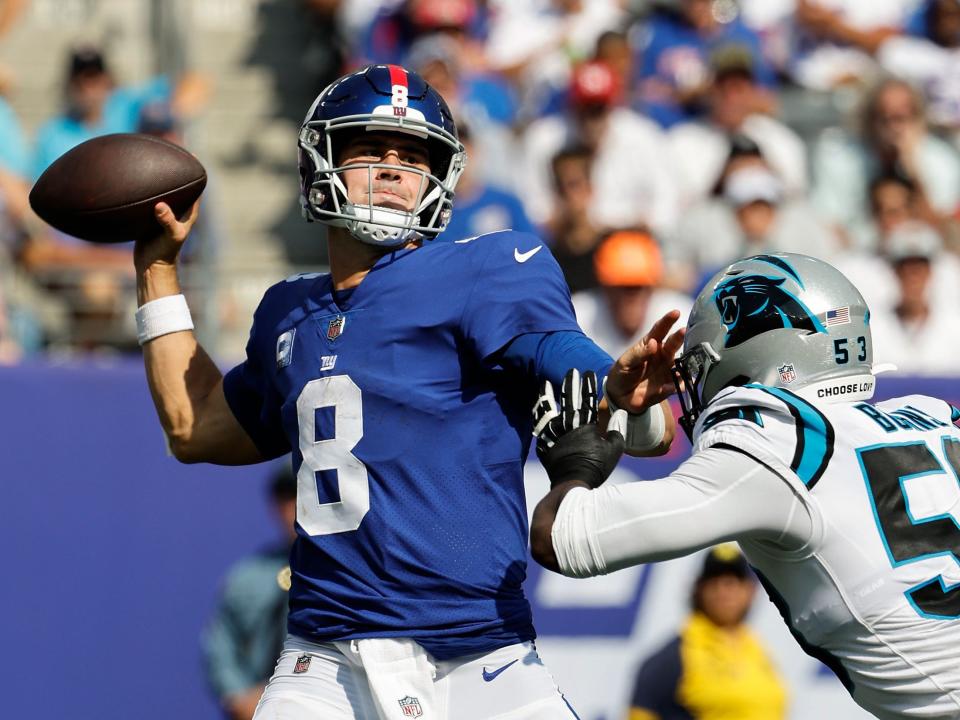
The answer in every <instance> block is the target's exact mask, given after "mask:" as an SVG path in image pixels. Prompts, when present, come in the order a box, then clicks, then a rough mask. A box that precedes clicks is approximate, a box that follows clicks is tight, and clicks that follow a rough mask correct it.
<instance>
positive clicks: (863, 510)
mask: <svg viewBox="0 0 960 720" xmlns="http://www.w3.org/2000/svg"><path fill="white" fill-rule="evenodd" d="M958 418H960V412H958V411H957V410H956V409H955V408H953V407H952V406H950V405H949V404H948V403H946V402H943V401H941V400H936V399H934V398H930V397H925V396H920V395H913V396H908V397H901V398H897V399H894V400H888V401H885V402H880V403H876V404H873V403H868V402H835V403H826V402H822V401H817V400H812V399H804V398H803V397H801V396H800V395H798V394H795V393H792V392H789V391H788V390H785V389H782V388H770V387H764V386H760V385H748V386H745V387H742V388H736V389H733V390H726V391H723V392H721V393H720V394H718V396H717V397H716V398H715V399H714V401H713V402H711V404H710V406H709V407H708V410H707V412H706V413H705V414H704V415H703V416H702V417H701V419H700V421H699V422H698V424H697V428H696V434H695V436H694V438H695V452H697V451H701V452H702V451H704V450H705V449H707V448H710V447H728V448H732V449H736V450H738V451H740V452H742V453H746V454H748V455H750V456H752V457H754V458H755V459H757V460H759V461H760V462H761V463H763V464H765V465H767V466H768V467H769V468H771V469H772V470H774V472H775V473H776V474H777V475H779V476H780V477H781V478H784V479H786V480H787V481H788V482H789V483H790V485H791V486H792V487H793V490H794V493H795V495H796V497H797V498H798V499H799V501H800V502H801V503H802V504H803V505H804V506H805V507H806V509H807V511H808V512H809V514H810V516H811V518H812V520H813V525H812V526H813V532H812V533H811V537H810V540H809V542H808V543H807V544H806V545H805V546H804V547H802V548H800V549H797V550H792V551H786V550H784V549H783V547H782V546H779V545H778V543H776V542H773V541H770V540H757V539H748V540H744V539H741V546H742V547H743V549H744V552H745V554H746V555H747V557H748V559H749V560H750V563H751V565H753V566H754V567H755V568H756V570H757V571H758V573H759V574H760V576H761V580H762V582H763V584H764V586H765V587H766V589H767V591H768V592H769V594H770V596H771V599H773V601H774V602H775V603H776V604H777V605H778V607H779V609H780V610H781V612H782V613H783V614H784V618H785V619H786V620H787V622H788V624H789V626H790V628H791V630H792V631H793V633H794V634H795V635H796V636H797V639H798V640H799V641H800V643H801V645H803V646H804V649H805V650H807V652H809V653H810V654H811V655H814V656H815V657H819V658H820V659H822V660H823V661H824V662H826V663H827V664H828V665H830V666H831V667H832V668H833V669H834V671H835V672H836V673H837V675H838V676H839V677H840V679H841V680H842V681H843V682H844V684H845V685H846V686H847V688H848V689H849V690H850V691H851V693H852V694H853V695H854V698H855V699H856V700H857V702H858V703H859V704H860V705H862V706H863V707H865V708H866V709H868V710H870V711H871V712H873V713H874V714H876V715H877V716H878V717H882V718H887V717H890V718H892V717H956V716H957V713H958V712H960V661H958V658H960V655H958V653H960V619H958V618H960V430H958V429H957V427H955V426H954V424H953V423H954V421H956V420H957V419H958Z"/></svg>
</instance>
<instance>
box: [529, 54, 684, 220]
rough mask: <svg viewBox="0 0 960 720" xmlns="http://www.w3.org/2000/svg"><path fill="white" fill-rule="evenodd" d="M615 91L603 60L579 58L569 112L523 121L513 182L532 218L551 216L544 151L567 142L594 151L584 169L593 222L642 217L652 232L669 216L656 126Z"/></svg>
mask: <svg viewBox="0 0 960 720" xmlns="http://www.w3.org/2000/svg"><path fill="white" fill-rule="evenodd" d="M621 97H622V88H621V87H620V85H619V84H618V83H617V78H616V75H614V73H613V71H611V69H610V68H609V67H608V66H607V65H605V64H604V63H601V62H589V63H585V64H583V65H580V66H578V67H577V69H576V71H575V72H574V75H573V82H572V84H571V88H570V107H569V109H568V112H567V113H566V114H565V115H553V116H550V117H545V118H541V119H539V120H537V121H536V122H534V123H532V124H531V125H530V126H529V127H528V128H527V131H526V133H525V134H524V138H523V141H524V152H525V162H524V166H523V167H524V175H523V179H522V181H521V185H520V187H521V188H522V192H521V195H522V197H523V200H524V204H525V206H526V208H527V212H528V213H529V215H530V217H531V219H532V220H533V221H534V222H538V223H543V222H545V221H546V220H547V219H548V218H549V217H550V216H551V206H552V204H553V203H552V202H551V197H550V159H551V158H552V157H553V156H554V155H555V154H556V153H557V152H558V151H559V150H560V149H561V148H563V147H569V146H572V145H583V146H584V147H586V148H588V149H590V151H591V152H592V153H593V163H592V166H591V175H590V177H591V184H592V185H593V187H594V189H595V191H596V192H594V193H593V196H592V198H591V202H590V207H589V208H588V213H589V217H590V221H591V222H592V223H593V224H594V225H596V226H597V227H608V228H617V227H632V226H636V225H648V226H650V227H652V228H654V230H656V231H658V232H659V231H661V230H666V229H668V228H670V227H671V226H672V225H673V223H674V222H675V221H676V217H677V195H676V183H675V181H674V178H673V176H672V173H671V169H670V168H671V159H670V157H669V155H668V154H667V151H666V149H665V145H666V143H665V142H664V137H663V134H662V132H661V131H660V128H658V127H657V125H656V123H654V122H651V121H650V120H648V119H647V118H645V117H643V116H641V115H639V114H638V113H636V112H634V111H633V110H630V109H629V108H626V107H623V106H621V105H620V104H619V102H620V99H621ZM518 192H520V191H519V190H518Z"/></svg>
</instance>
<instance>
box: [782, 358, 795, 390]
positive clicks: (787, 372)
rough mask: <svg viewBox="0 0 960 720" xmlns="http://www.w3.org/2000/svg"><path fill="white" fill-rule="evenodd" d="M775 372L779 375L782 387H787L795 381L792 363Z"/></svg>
mask: <svg viewBox="0 0 960 720" xmlns="http://www.w3.org/2000/svg"><path fill="white" fill-rule="evenodd" d="M777 372H778V373H780V382H782V383H783V384H784V385H789V384H790V383H792V382H793V381H794V380H796V379H797V371H796V370H794V369H793V363H787V364H786V365H781V366H780V367H778V368H777Z"/></svg>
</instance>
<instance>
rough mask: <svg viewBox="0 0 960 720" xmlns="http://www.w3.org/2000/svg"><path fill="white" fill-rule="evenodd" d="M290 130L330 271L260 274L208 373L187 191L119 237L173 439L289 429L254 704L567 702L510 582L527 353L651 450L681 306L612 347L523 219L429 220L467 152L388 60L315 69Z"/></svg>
mask: <svg viewBox="0 0 960 720" xmlns="http://www.w3.org/2000/svg"><path fill="white" fill-rule="evenodd" d="M299 152H300V178H301V203H302V205H303V209H304V213H305V215H306V217H307V218H308V219H309V220H313V221H318V222H322V223H326V224H327V225H328V226H330V231H329V251H330V252H329V256H330V268H331V272H330V274H319V275H301V276H297V277H292V278H289V279H287V280H286V281H284V282H280V283H278V284H277V285H275V286H274V287H272V288H270V289H269V290H268V291H267V293H266V295H265V296H264V298H263V300H262V302H261V304H260V307H259V308H258V309H257V311H256V314H255V316H254V322H253V328H252V330H251V334H250V341H249V344H248V346H247V358H246V360H245V362H243V363H242V364H241V365H239V366H238V367H236V368H234V369H233V370H232V371H231V372H230V373H228V374H227V375H226V377H223V378H221V375H220V373H219V371H218V370H217V368H216V366H215V365H214V364H213V363H212V362H211V361H210V359H209V358H208V357H207V355H206V353H205V352H204V351H203V349H202V348H201V347H200V346H199V345H198V344H197V342H196V340H195V338H194V335H193V333H191V332H189V329H190V328H192V322H191V321H190V318H189V313H188V311H187V309H186V304H185V302H184V301H183V298H182V296H181V295H180V294H179V293H180V288H179V284H178V282H177V279H176V272H175V264H176V257H177V253H178V251H179V248H180V245H181V243H182V241H183V239H184V238H185V236H186V234H187V232H188V231H189V229H190V226H191V224H192V222H193V220H194V218H195V216H196V210H194V211H193V214H192V216H191V217H189V218H186V219H185V220H184V221H183V222H180V221H178V220H177V219H176V218H174V217H173V216H172V214H171V211H170V209H169V208H168V207H167V206H166V205H162V204H161V205H158V207H157V217H158V220H159V221H160V223H161V224H162V225H163V226H164V228H165V233H164V234H163V235H162V236H161V237H158V238H156V239H154V240H152V241H150V242H145V243H141V244H139V245H138V246H137V247H136V264H137V271H138V272H137V276H138V288H139V299H140V302H141V304H142V307H141V308H140V310H139V311H138V324H139V329H140V336H141V342H142V343H143V348H144V358H145V362H146V368H147V376H148V380H149V382H150V388H151V390H152V392H153V396H154V399H155V402H156V405H157V410H158V413H159V416H160V420H161V423H162V424H163V427H164V429H165V431H166V433H167V435H168V437H169V439H170V444H171V447H172V449H173V452H174V453H175V455H176V456H177V457H178V458H179V459H181V460H183V461H187V462H197V461H206V462H216V463H224V464H232V463H253V462H259V461H261V460H264V459H267V458H273V457H277V456H279V455H282V454H284V453H287V452H292V458H293V463H294V469H295V471H296V472H297V481H298V500H297V533H298V537H297V539H296V541H295V543H294V547H293V550H292V554H291V571H292V579H291V582H292V587H291V589H290V613H289V631H290V638H289V640H288V642H287V644H286V647H285V650H284V652H283V654H282V655H281V658H280V661H279V663H278V665H277V668H276V672H275V674H274V676H273V678H272V680H271V681H270V683H269V685H268V687H267V689H266V691H265V693H264V696H263V698H262V700H261V703H260V706H259V708H258V711H257V714H256V717H257V718H258V720H272V719H276V718H290V717H297V718H324V720H345V719H347V718H364V719H366V718H383V719H387V718H408V717H421V716H423V717H425V718H438V719H439V718H448V717H449V718H458V720H469V719H470V718H476V719H477V720H480V719H481V718H484V719H486V718H492V717H498V718H505V719H506V718H544V719H545V720H546V719H547V718H549V719H550V720H554V719H556V718H562V717H573V716H574V714H573V711H572V710H571V709H570V707H569V705H568V704H567V703H566V701H565V700H564V699H563V697H562V696H561V695H560V693H559V691H558V690H557V688H556V687H555V685H554V683H553V681H552V679H551V677H550V675H549V673H548V672H547V671H546V669H545V668H544V666H543V664H542V663H541V662H540V660H539V658H538V656H537V653H536V650H535V648H534V647H533V644H532V642H531V641H532V640H533V638H534V630H533V627H532V624H531V613H530V607H529V604H528V602H527V600H526V598H525V597H524V595H523V592H522V589H521V583H522V582H523V580H524V577H525V557H526V546H527V522H526V511H525V508H524V493H523V487H522V482H523V475H522V467H523V461H524V458H525V455H526V451H527V449H528V447H529V442H530V438H531V434H530V429H531V423H530V418H529V412H528V408H529V406H530V403H531V402H532V401H533V400H534V398H535V397H536V393H537V381H536V376H537V375H538V374H545V375H546V376H548V377H554V378H555V379H556V380H558V381H559V379H560V378H561V377H562V376H563V373H564V372H565V371H566V368H567V367H569V365H570V364H571V363H572V364H574V365H576V366H578V367H583V368H585V369H592V370H594V371H596V372H597V373H598V374H600V375H604V374H606V375H607V376H608V382H607V397H606V398H605V399H612V400H613V401H615V402H616V403H617V405H618V406H619V407H622V408H625V409H628V410H631V411H633V412H634V415H633V416H632V418H631V422H630V423H629V424H628V425H629V429H628V435H629V436H630V437H628V443H630V441H632V443H631V444H632V448H633V450H634V451H637V452H643V451H649V452H658V451H660V450H662V449H665V448H666V447H667V446H668V445H669V443H670V440H671V439H672V430H671V429H670V426H671V425H672V424H673V423H672V419H667V418H665V415H664V413H663V411H662V409H661V408H660V407H659V406H658V405H657V403H659V402H660V401H661V400H662V399H663V398H665V397H666V396H667V395H668V394H669V392H670V391H671V389H672V380H671V377H670V373H669V362H668V361H666V360H667V359H669V358H672V357H673V354H674V352H675V351H676V350H678V349H679V346H680V343H681V341H682V340H681V338H680V337H679V336H678V335H676V334H674V336H673V337H672V338H666V337H665V330H666V329H667V328H669V327H670V325H671V324H672V323H673V322H674V321H675V320H676V316H677V314H673V315H667V316H665V318H664V319H663V320H662V321H661V322H660V323H659V324H657V325H656V326H655V327H654V328H653V329H652V331H651V333H650V336H649V338H647V339H646V341H645V342H644V343H641V344H638V345H637V346H636V347H634V348H632V349H631V351H629V352H628V353H626V354H625V355H624V356H623V357H622V358H621V359H620V360H619V361H618V362H617V363H613V362H612V360H611V359H610V358H609V357H608V356H607V355H605V354H604V353H603V352H602V351H601V350H600V349H599V348H597V347H596V345H594V344H593V343H592V342H591V341H589V340H588V339H587V338H585V337H584V336H583V334H582V333H581V332H580V330H579V328H578V326H577V324H576V321H575V318H574V315H573V310H572V306H571V303H570V298H569V294H568V292H567V288H566V284H565V282H564V280H563V277H562V275H561V273H560V271H559V268H558V266H557V264H556V262H555V261H554V260H553V258H552V256H551V254H550V252H549V251H548V250H547V249H546V248H545V247H544V246H543V245H542V243H541V242H540V241H539V240H538V239H537V238H535V237H533V236H530V235H523V234H519V233H513V232H502V233H495V234H492V235H488V236H482V237H478V238H470V239H464V240H461V241H458V242H455V243H454V242H451V243H432V242H430V240H431V239H432V238H433V237H434V236H436V235H437V234H438V233H439V232H440V231H442V230H443V228H444V226H445V224H446V222H447V218H448V217H449V214H450V209H451V202H452V198H453V192H454V187H455V185H456V181H457V178H458V177H459V175H460V173H461V171H462V169H463V165H464V162H465V156H464V152H463V147H462V145H461V144H460V142H459V141H458V140H457V136H456V129H455V126H454V123H453V119H452V118H451V116H450V112H449V110H448V108H447V106H446V103H445V102H444V101H443V99H442V98H441V97H440V96H439V95H438V94H437V93H436V92H435V91H434V90H433V89H432V88H430V87H429V86H428V85H427V84H426V83H424V81H423V80H422V79H421V78H420V77H419V76H417V75H416V74H414V73H408V72H407V71H405V70H404V69H403V68H401V67H398V66H371V67H369V68H365V69H363V70H361V71H359V72H357V73H354V74H351V75H347V76H345V77H343V78H341V79H340V80H338V81H337V82H335V83H333V84H332V85H331V86H330V87H328V88H327V89H326V90H324V91H323V92H322V93H321V94H320V95H319V96H318V98H317V99H316V101H315V102H314V103H313V105H312V107H311V108H310V110H309V112H308V114H307V117H306V120H305V122H304V124H303V126H302V128H301V131H300V135H299ZM608 370H609V372H608ZM647 408H649V410H647Z"/></svg>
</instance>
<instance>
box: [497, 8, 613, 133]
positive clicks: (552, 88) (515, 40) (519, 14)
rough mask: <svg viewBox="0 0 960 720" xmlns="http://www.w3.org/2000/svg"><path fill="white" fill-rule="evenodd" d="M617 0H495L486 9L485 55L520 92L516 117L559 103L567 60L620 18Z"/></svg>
mask: <svg viewBox="0 0 960 720" xmlns="http://www.w3.org/2000/svg"><path fill="white" fill-rule="evenodd" d="M621 5H622V3H621V1H620V0H510V2H506V0H500V2H497V3H495V12H494V13H492V14H491V24H490V34H489V38H488V42H487V45H486V57H487V60H488V61H489V63H490V67H491V68H492V69H493V70H496V71H498V72H501V73H503V74H505V75H506V76H507V77H508V78H509V79H510V80H511V81H512V82H513V84H514V86H515V87H516V88H517V90H518V92H519V96H520V120H521V122H529V121H531V120H533V119H534V118H537V117H541V116H543V115H547V114H550V113H553V112H561V111H563V109H564V104H563V98H564V97H566V91H567V88H568V87H569V85H570V78H571V73H572V69H573V66H575V65H577V64H579V63H582V62H584V61H586V60H587V59H589V58H590V57H591V56H592V55H593V54H594V51H595V49H596V46H597V40H598V38H599V37H600V36H601V35H602V34H603V33H604V32H606V31H608V30H619V29H620V28H621V26H622V23H623V22H624V20H625V17H626V16H625V13H624V11H623V9H622V7H621Z"/></svg>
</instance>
